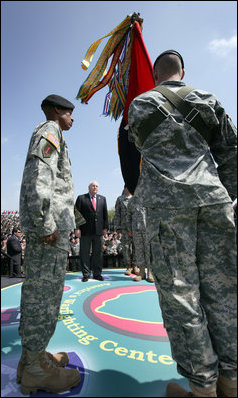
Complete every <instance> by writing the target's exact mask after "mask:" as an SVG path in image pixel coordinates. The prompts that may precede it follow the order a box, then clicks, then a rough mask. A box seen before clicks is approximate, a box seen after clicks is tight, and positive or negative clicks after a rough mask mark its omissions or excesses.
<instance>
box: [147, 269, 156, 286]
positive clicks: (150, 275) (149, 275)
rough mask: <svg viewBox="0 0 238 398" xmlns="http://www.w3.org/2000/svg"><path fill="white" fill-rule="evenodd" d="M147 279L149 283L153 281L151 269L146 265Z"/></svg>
mask: <svg viewBox="0 0 238 398" xmlns="http://www.w3.org/2000/svg"><path fill="white" fill-rule="evenodd" d="M147 281H148V282H150V283H153V282H154V281H155V280H154V277H153V274H152V272H151V269H150V268H149V267H147Z"/></svg>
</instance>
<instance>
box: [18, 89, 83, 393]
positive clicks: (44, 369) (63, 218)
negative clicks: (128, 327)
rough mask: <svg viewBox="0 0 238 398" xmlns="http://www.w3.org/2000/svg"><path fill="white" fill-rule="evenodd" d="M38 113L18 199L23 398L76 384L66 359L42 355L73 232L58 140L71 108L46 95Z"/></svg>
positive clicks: (67, 169)
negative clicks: (40, 118)
mask: <svg viewBox="0 0 238 398" xmlns="http://www.w3.org/2000/svg"><path fill="white" fill-rule="evenodd" d="M41 108H42V110H43V112H44V113H45V115H46V118H47V121H46V122H44V123H41V124H40V125H39V126H37V127H36V129H35V130H34V132H33V135H32V137H31V141H30V145H29V149H28V153H27V157H26V163H25V168H24V172H23V179H22V185H21V193H20V223H21V227H22V230H23V231H24V233H25V235H26V252H25V258H24V267H25V280H24V283H23V285H22V293H21V318H20V326H19V334H20V335H21V340H22V348H23V352H22V356H21V359H20V362H19V364H18V370H17V381H18V382H21V391H22V393H23V394H31V393H34V394H35V393H36V392H37V389H41V390H46V391H50V392H55V393H56V392H62V391H65V390H68V389H70V388H71V387H73V386H75V385H77V384H78V383H79V381H80V374H79V372H78V371H77V370H75V369H65V368H64V366H65V365H66V364H67V363H68V360H69V359H68V355H67V354H66V353H64V352H62V353H58V354H56V355H52V354H51V353H49V352H46V351H45V350H46V347H47V345H48V343H49V340H50V338H51V337H52V335H53V333H54V330H55V327H56V323H57V319H58V313H59V308H60V302H61V298H62V294H63V288H64V279H65V271H66V265H67V257H68V248H69V234H70V231H72V230H73V229H74V228H75V216H74V190H73V181H72V175H71V165H70V160H69V157H68V149H67V145H66V142H65V141H64V138H63V134H62V131H63V130H69V129H70V128H71V126H72V123H73V118H72V116H71V114H72V111H73V109H74V105H73V104H72V103H71V102H69V101H68V100H66V99H64V98H63V97H60V96H57V95H50V96H48V97H46V99H45V100H44V101H43V102H42V104H41Z"/></svg>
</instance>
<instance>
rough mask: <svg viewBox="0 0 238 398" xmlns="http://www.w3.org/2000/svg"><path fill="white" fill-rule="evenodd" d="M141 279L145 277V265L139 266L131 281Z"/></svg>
mask: <svg viewBox="0 0 238 398" xmlns="http://www.w3.org/2000/svg"><path fill="white" fill-rule="evenodd" d="M142 279H146V273H145V267H140V272H139V275H137V276H136V277H135V278H133V281H136V282H139V281H141V280H142Z"/></svg>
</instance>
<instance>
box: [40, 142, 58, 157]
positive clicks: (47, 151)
mask: <svg viewBox="0 0 238 398" xmlns="http://www.w3.org/2000/svg"><path fill="white" fill-rule="evenodd" d="M54 151H55V147H54V146H53V145H52V144H50V143H48V142H47V143H46V144H45V145H44V147H43V149H42V154H43V157H44V158H50V157H51V155H52V153H53V152H54Z"/></svg>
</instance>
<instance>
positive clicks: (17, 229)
mask: <svg viewBox="0 0 238 398" xmlns="http://www.w3.org/2000/svg"><path fill="white" fill-rule="evenodd" d="M18 231H20V228H17V227H13V228H12V235H13V234H14V233H15V232H18Z"/></svg>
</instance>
